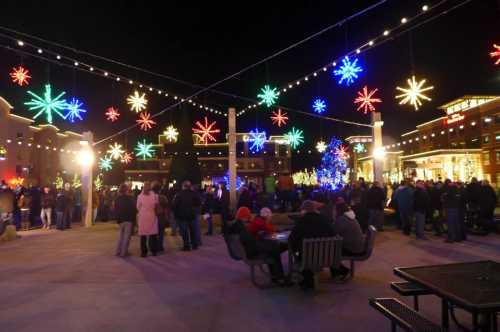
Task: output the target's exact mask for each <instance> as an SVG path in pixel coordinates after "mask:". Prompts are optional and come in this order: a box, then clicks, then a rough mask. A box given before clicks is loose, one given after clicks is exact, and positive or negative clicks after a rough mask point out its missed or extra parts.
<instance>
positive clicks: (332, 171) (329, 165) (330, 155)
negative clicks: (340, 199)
mask: <svg viewBox="0 0 500 332" xmlns="http://www.w3.org/2000/svg"><path fill="white" fill-rule="evenodd" d="M341 146H342V141H340V140H339V139H337V138H335V137H334V138H332V139H331V141H330V143H329V144H328V147H327V149H326V151H325V153H323V157H322V158H321V166H320V169H318V171H317V177H318V182H319V183H320V185H321V187H323V188H325V189H327V190H339V189H341V188H342V186H343V185H344V183H345V177H346V172H347V163H346V161H345V159H343V158H340V157H339V155H338V154H337V153H336V151H338V149H339V148H340V147H341Z"/></svg>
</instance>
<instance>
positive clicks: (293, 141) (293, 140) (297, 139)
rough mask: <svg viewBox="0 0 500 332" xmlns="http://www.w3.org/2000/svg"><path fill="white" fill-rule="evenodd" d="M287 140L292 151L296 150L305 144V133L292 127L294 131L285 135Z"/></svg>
mask: <svg viewBox="0 0 500 332" xmlns="http://www.w3.org/2000/svg"><path fill="white" fill-rule="evenodd" d="M285 140H287V141H288V144H290V146H291V147H292V149H296V148H297V147H298V146H299V145H300V144H302V143H304V132H303V131H302V130H300V129H295V127H292V130H290V131H289V132H287V133H286V134H285Z"/></svg>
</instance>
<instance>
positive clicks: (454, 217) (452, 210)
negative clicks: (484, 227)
mask: <svg viewBox="0 0 500 332" xmlns="http://www.w3.org/2000/svg"><path fill="white" fill-rule="evenodd" d="M441 200H442V202H443V209H444V210H445V214H446V223H447V224H448V238H447V239H446V242H455V241H457V242H458V241H462V240H463V239H464V238H463V235H464V233H463V230H464V228H465V227H464V225H463V220H460V213H459V212H460V211H459V210H460V200H461V196H460V192H459V191H458V186H457V185H456V184H455V183H452V182H451V181H450V180H446V181H445V185H444V187H443V195H442V197H441Z"/></svg>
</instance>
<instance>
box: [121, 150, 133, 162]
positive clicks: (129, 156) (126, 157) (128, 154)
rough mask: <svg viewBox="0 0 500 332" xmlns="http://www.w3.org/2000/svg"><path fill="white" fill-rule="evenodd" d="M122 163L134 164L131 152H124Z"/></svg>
mask: <svg viewBox="0 0 500 332" xmlns="http://www.w3.org/2000/svg"><path fill="white" fill-rule="evenodd" d="M120 162H121V163H122V164H125V165H128V164H130V163H131V162H132V153H131V152H124V153H123V154H122V158H121V159H120Z"/></svg>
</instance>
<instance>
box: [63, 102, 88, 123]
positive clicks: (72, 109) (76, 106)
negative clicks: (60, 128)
mask: <svg viewBox="0 0 500 332" xmlns="http://www.w3.org/2000/svg"><path fill="white" fill-rule="evenodd" d="M82 106H83V103H82V102H80V101H79V100H78V99H77V98H73V99H71V102H70V103H68V104H66V110H67V111H68V112H67V113H66V115H65V116H64V119H65V120H69V122H71V123H75V120H76V119H78V120H83V118H82V116H81V113H87V111H86V110H84V109H83V108H81V107H82Z"/></svg>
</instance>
